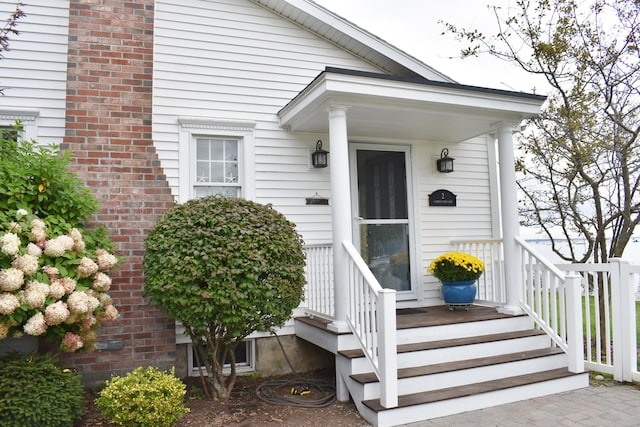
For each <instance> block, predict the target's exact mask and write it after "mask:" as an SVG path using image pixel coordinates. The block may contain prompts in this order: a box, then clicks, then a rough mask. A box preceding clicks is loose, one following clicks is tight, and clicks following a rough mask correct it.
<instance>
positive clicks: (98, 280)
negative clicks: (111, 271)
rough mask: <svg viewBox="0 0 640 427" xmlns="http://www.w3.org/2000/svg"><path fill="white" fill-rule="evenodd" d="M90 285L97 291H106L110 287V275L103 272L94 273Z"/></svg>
mask: <svg viewBox="0 0 640 427" xmlns="http://www.w3.org/2000/svg"><path fill="white" fill-rule="evenodd" d="M91 286H92V288H93V289H94V290H96V291H98V292H107V291H108V290H109V288H110V287H111V277H109V276H108V275H106V274H104V273H96V275H95V277H94V279H93V284H92V285H91Z"/></svg>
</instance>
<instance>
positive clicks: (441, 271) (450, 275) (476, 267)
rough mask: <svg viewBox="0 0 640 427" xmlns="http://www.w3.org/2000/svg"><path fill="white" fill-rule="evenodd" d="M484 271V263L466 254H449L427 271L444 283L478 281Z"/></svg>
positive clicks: (433, 262) (435, 261) (442, 256)
mask: <svg viewBox="0 0 640 427" xmlns="http://www.w3.org/2000/svg"><path fill="white" fill-rule="evenodd" d="M483 271H484V263H483V262H482V261H481V260H480V259H478V258H476V257H474V256H473V255H469V254H466V253H464V252H447V253H445V254H442V255H440V256H439V257H438V258H436V259H434V260H433V261H432V262H431V265H430V266H429V269H428V270H427V273H431V274H433V275H434V276H435V277H436V278H438V279H439V280H441V281H443V282H458V281H461V280H477V279H478V278H479V277H480V275H481V274H482V272H483Z"/></svg>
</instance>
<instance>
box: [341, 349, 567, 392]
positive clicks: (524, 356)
mask: <svg viewBox="0 0 640 427" xmlns="http://www.w3.org/2000/svg"><path fill="white" fill-rule="evenodd" d="M557 354H563V351H562V350H561V349H559V348H557V347H547V348H542V349H537V350H529V351H520V352H517V353H508V354H502V355H499V356H488V357H479V358H475V359H467V360H460V361H455V362H446V363H436V364H432V365H424V366H415V367H411V368H402V369H398V379H403V378H412V377H419V376H422V375H432V374H439V373H443V372H452V371H458V370H463V369H472V368H479V367H483V366H491V365H498V364H501V363H509V362H517V361H521V360H529V359H535V358H540V357H545V356H553V355H557ZM351 378H353V379H354V380H355V381H357V382H359V383H361V384H369V383H375V382H378V377H376V374H374V373H365V374H354V375H351Z"/></svg>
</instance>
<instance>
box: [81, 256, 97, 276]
mask: <svg viewBox="0 0 640 427" xmlns="http://www.w3.org/2000/svg"><path fill="white" fill-rule="evenodd" d="M77 271H78V276H80V277H89V276H91V275H92V274H94V273H96V272H97V271H98V264H96V263H95V261H93V260H92V259H91V258H88V257H86V256H85V257H82V258H81V259H80V265H78V268H77Z"/></svg>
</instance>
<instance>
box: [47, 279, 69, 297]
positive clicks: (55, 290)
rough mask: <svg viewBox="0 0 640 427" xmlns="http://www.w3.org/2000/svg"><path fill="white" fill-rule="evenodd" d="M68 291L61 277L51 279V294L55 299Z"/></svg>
mask: <svg viewBox="0 0 640 427" xmlns="http://www.w3.org/2000/svg"><path fill="white" fill-rule="evenodd" d="M66 293H67V292H66V291H65V289H64V286H62V282H61V281H60V279H54V280H52V281H51V285H49V296H50V297H51V298H53V299H56V300H57V299H60V298H62V297H63V296H64V295H65V294H66Z"/></svg>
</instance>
